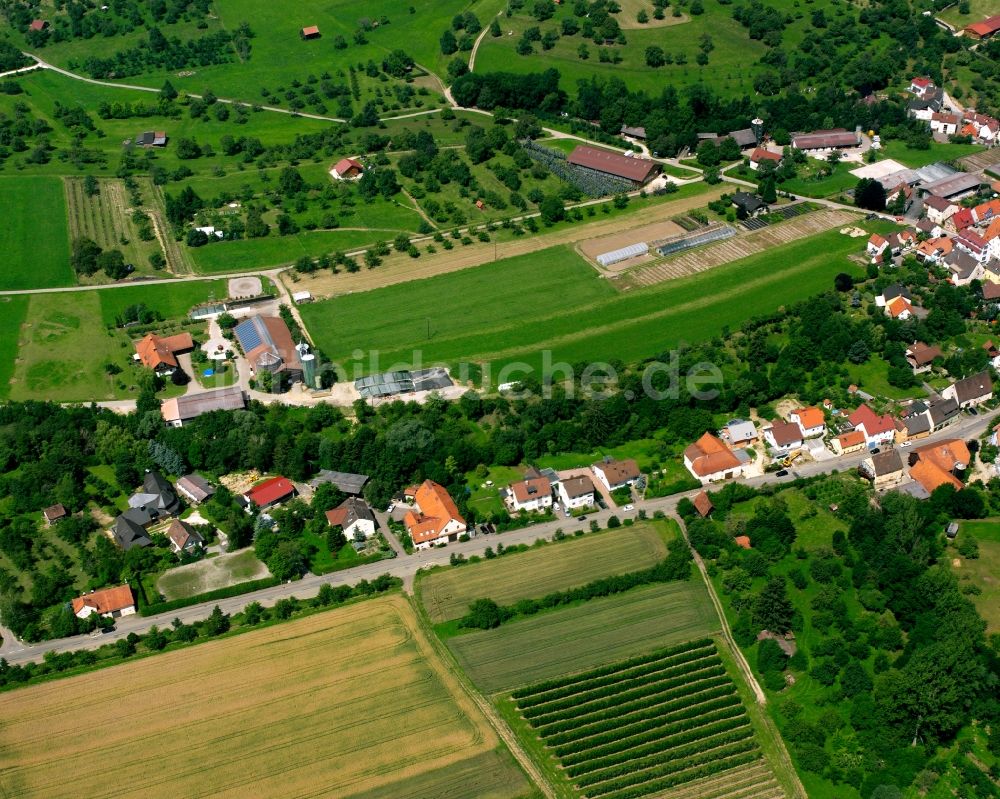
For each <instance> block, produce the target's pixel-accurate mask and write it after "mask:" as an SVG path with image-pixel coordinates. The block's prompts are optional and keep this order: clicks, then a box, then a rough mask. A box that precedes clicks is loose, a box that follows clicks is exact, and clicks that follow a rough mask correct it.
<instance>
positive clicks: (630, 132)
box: [621, 125, 646, 141]
mask: <svg viewBox="0 0 1000 799" xmlns="http://www.w3.org/2000/svg"><path fill="white" fill-rule="evenodd" d="M621 135H622V136H628V137H629V138H630V139H640V140H643V141H645V139H646V129H645V128H644V127H642V126H636V127H634V128H633V127H629V126H628V125H622V129H621Z"/></svg>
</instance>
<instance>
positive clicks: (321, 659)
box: [0, 597, 532, 799]
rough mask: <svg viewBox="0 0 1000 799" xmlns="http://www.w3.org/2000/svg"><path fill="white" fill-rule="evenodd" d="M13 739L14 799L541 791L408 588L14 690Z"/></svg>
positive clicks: (7, 771)
mask: <svg viewBox="0 0 1000 799" xmlns="http://www.w3.org/2000/svg"><path fill="white" fill-rule="evenodd" d="M84 733H85V734H84ZM151 741H159V742H175V743H176V744H177V745H169V746H168V745H163V746H157V747H156V754H155V760H156V764H155V765H156V767H155V768H151V765H150V763H151V761H150V757H151V754H150V742H151ZM0 747H2V749H3V751H4V753H5V758H4V759H5V765H6V767H5V768H4V770H3V771H2V772H0V792H2V793H3V794H4V795H6V796H44V797H46V798H47V799H59V798H60V797H80V796H87V797H96V796H110V795H114V796H122V797H126V796H128V797H177V796H188V797H193V796H205V795H209V794H210V795H213V796H233V797H236V796H247V795H253V796H260V797H279V796H280V797H289V796H342V797H344V796H358V797H360V796H366V797H371V796H384V797H388V796H392V797H417V796H426V797H429V796H448V797H453V798H454V799H514V798H515V797H522V796H525V795H528V794H530V793H531V790H532V789H531V788H530V786H529V785H528V783H527V781H526V779H525V778H524V776H523V775H522V774H521V772H520V771H519V770H518V768H517V767H516V765H515V764H514V762H513V760H512V758H511V757H510V755H509V754H507V753H506V751H504V750H503V749H501V748H500V745H499V741H498V739H497V737H496V735H495V734H494V732H493V730H492V728H491V727H490V726H489V724H488V723H487V722H486V720H485V718H484V717H483V716H482V714H481V713H480V712H479V710H478V709H477V708H476V706H475V704H473V703H472V702H471V701H470V700H469V699H468V697H467V696H466V695H465V694H464V693H463V691H462V689H461V687H460V686H459V685H458V683H457V682H456V680H455V679H454V678H453V677H452V675H451V674H450V673H449V672H448V671H447V670H446V669H445V667H444V666H443V664H442V663H441V662H440V660H439V659H438V657H437V656H436V654H435V653H434V651H433V650H432V649H431V647H430V644H429V642H428V641H427V640H426V638H425V637H424V635H423V634H422V633H421V632H420V629H419V627H418V625H417V621H416V618H415V616H414V614H413V611H412V610H411V608H410V606H409V605H408V604H407V603H406V601H405V600H404V599H402V598H401V597H387V598H384V599H377V600H371V602H370V604H366V605H365V606H364V607H363V608H358V607H350V608H344V609H342V610H334V611H330V612H325V613H320V614H316V615H314V616H310V617H308V618H305V619H301V620H298V621H294V622H289V623H286V624H281V625H276V626H273V627H269V628H266V629H263V630H259V631H255V632H249V633H246V634H244V635H240V636H237V637H234V638H230V639H228V640H221V641H216V642H213V643H209V644H204V645H202V646H198V647H194V648H191V649H185V650H183V651H178V652H168V653H165V654H162V655H158V656H156V657H152V658H148V659H145V660H142V661H138V662H135V663H129V664H126V665H122V666H117V667H114V668H112V669H108V670H104V671H99V672H94V673H91V674H86V675H82V676H79V677H74V678H70V679H65V680H60V681H58V682H52V683H48V684H44V685H39V686H35V687H31V688H26V689H23V690H21V691H17V692H14V693H11V694H8V695H7V696H6V697H5V699H4V724H3V727H2V728H0ZM112 751H113V752H114V753H115V756H114V761H113V765H112V763H110V762H109V760H108V757H107V754H108V752H112Z"/></svg>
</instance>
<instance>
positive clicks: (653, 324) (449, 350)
mask: <svg viewBox="0 0 1000 799" xmlns="http://www.w3.org/2000/svg"><path fill="white" fill-rule="evenodd" d="M857 248H858V243H857V239H851V238H850V237H848V236H843V235H841V234H840V233H839V232H838V231H836V230H833V231H829V232H826V233H822V234H819V235H817V236H812V237H810V238H807V239H803V240H801V241H798V242H795V243H793V244H788V245H784V246H782V247H775V248H773V249H771V250H769V251H767V252H765V253H761V254H759V255H755V256H751V257H749V258H745V259H742V260H740V261H734V262H732V263H730V264H726V265H724V266H720V267H717V268H714V269H711V270H708V271H705V272H702V273H700V274H698V275H695V276H693V277H690V278H684V279H680V280H673V281H666V282H663V283H659V284H657V285H654V286H650V287H648V288H642V289H636V290H634V291H629V292H624V293H618V292H616V291H615V289H614V288H613V287H612V286H611V284H610V283H609V282H608V281H606V280H602V279H601V278H600V277H598V275H597V273H596V272H595V271H594V270H593V269H591V268H590V267H589V266H588V265H587V264H586V263H585V262H584V261H583V260H582V259H581V258H580V257H579V256H577V255H576V254H575V253H573V252H572V251H571V249H570V248H569V247H565V246H559V247H552V248H550V249H547V250H542V251H539V252H537V253H533V254H530V255H525V256H520V257H517V258H511V259H507V260H502V261H498V262H495V263H491V264H486V265H483V266H479V267H474V268H471V269H465V270H462V271H460V272H454V273H451V274H447V275H439V276H437V277H432V278H429V279H427V280H422V281H416V282H411V283H406V284H400V285H396V286H389V287H386V288H383V289H378V290H374V291H369V292H363V293H355V294H351V295H349V296H341V297H334V298H332V299H330V300H327V301H323V302H318V303H314V304H311V305H309V306H306V307H304V308H303V309H302V315H303V318H304V319H305V322H306V324H307V326H308V327H309V330H310V332H311V333H312V335H313V338H314V340H315V341H316V344H317V346H319V347H320V348H321V349H322V350H323V351H324V352H325V353H326V354H327V355H328V356H329V357H330V358H331V359H332V360H344V359H347V358H350V357H351V353H352V352H353V351H354V350H356V349H360V350H362V351H364V352H370V351H372V350H377V351H378V352H379V356H380V358H381V359H382V362H383V363H396V362H404V363H405V362H411V361H412V359H413V350H414V349H417V350H420V351H421V354H422V357H423V361H424V362H425V363H430V362H442V363H447V364H452V365H454V364H457V363H460V362H480V363H482V362H485V363H489V364H490V367H491V370H492V374H491V380H492V384H493V385H496V384H498V383H500V382H504V381H505V380H516V379H518V377H521V376H523V375H524V374H525V373H531V372H532V371H533V372H534V374H536V375H537V374H538V373H539V371H540V370H542V369H543V367H544V359H543V353H547V355H545V356H544V357H548V358H550V361H549V362H550V363H555V362H560V361H565V362H566V363H569V364H573V363H578V362H593V361H595V360H611V359H615V358H618V359H621V360H623V361H626V362H628V361H634V360H639V359H641V358H645V357H650V356H653V355H655V354H657V353H660V352H664V351H666V350H669V349H670V348H671V347H674V346H676V345H677V344H679V343H680V342H682V341H686V342H697V341H702V340H705V339H707V338H710V337H712V336H715V335H718V331H719V330H720V329H721V328H722V326H724V325H729V326H731V327H737V326H738V325H739V324H740V323H742V322H743V321H744V320H745V319H747V318H748V317H749V316H751V315H754V314H764V313H768V312H770V311H773V310H775V309H777V308H778V307H780V306H781V305H783V304H785V303H788V302H792V301H795V300H799V299H803V298H805V297H808V296H810V295H811V294H815V293H817V292H820V291H823V290H826V289H828V288H830V287H831V286H832V284H833V278H834V276H835V275H836V274H837V273H838V272H841V271H846V272H856V271H857V267H856V266H855V265H853V264H852V262H850V261H848V259H847V257H846V256H847V255H848V254H850V253H852V252H855V251H857ZM526 287H530V290H526ZM442 297H447V298H448V304H447V313H444V312H440V310H441V298H442ZM414 309H427V310H418V311H415V310H414ZM428 320H429V321H428ZM428 326H429V327H430V337H428V335H427V329H428ZM509 364H515V365H516V364H523V367H521V368H520V369H519V370H518V369H514V368H511V369H507V370H505V369H504V367H505V366H507V365H509ZM505 372H506V373H505Z"/></svg>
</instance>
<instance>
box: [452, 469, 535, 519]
mask: <svg viewBox="0 0 1000 799" xmlns="http://www.w3.org/2000/svg"><path fill="white" fill-rule="evenodd" d="M524 472H525V470H524V468H523V467H512V466H493V467H491V468H490V470H489V472H488V473H487V474H486V477H478V476H477V475H476V473H475V472H469V473H468V475H466V479H467V484H468V486H469V492H470V494H469V499H468V500H467V501H468V503H469V506H470V507H472V508H474V509H475V510H476V513H477V514H479V515H480V517H481V518H489V514H490V513H500V512H501V511H503V510H504V504H503V500H502V499H501V498H500V489H502V488H506V487H507V485H508V484H509V483H513V482H515V481H517V480H520V479H521V478H523V477H524ZM487 483H493V485H487Z"/></svg>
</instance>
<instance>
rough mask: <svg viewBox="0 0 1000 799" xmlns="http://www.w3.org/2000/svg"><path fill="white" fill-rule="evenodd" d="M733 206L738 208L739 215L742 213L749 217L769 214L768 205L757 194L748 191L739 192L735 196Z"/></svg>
mask: <svg viewBox="0 0 1000 799" xmlns="http://www.w3.org/2000/svg"><path fill="white" fill-rule="evenodd" d="M733 205H735V206H736V211H737V213H739V212H741V211H742V212H743V213H744V214H746V215H747V216H748V217H754V216H758V215H759V214H766V213H767V203H765V202H764V201H763V200H762V199H761V198H760V197H758V196H757V195H756V194H750V192H746V191H738V192H736V193H735V194H734V195H733Z"/></svg>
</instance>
